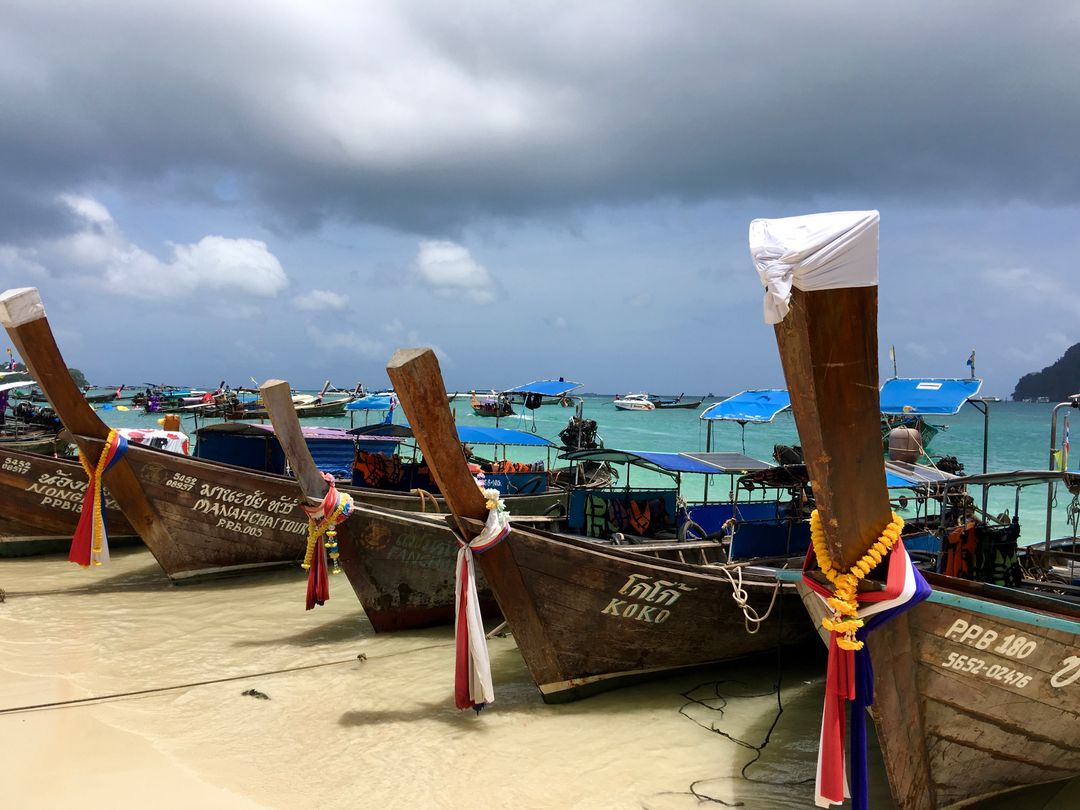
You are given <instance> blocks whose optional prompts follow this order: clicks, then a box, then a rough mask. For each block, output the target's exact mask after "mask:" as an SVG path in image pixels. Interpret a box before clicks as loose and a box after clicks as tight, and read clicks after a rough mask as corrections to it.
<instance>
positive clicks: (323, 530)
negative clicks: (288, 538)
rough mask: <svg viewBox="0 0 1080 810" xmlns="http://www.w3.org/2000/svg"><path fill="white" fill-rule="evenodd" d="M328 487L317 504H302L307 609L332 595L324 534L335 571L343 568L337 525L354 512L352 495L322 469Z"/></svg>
mask: <svg viewBox="0 0 1080 810" xmlns="http://www.w3.org/2000/svg"><path fill="white" fill-rule="evenodd" d="M323 478H324V479H326V483H327V484H329V487H328V488H327V490H326V495H325V497H324V498H323V500H322V503H320V504H319V505H318V506H307V505H305V504H301V505H300V508H301V509H303V510H304V513H305V514H306V515H307V519H308V539H307V552H306V553H305V555H304V562H303V563H302V565H301V567H302V568H305V569H307V572H308V582H307V597H306V601H305V605H306V609H307V610H311V609H312V608H314V607H315V606H316V605H325V604H326V602H327V600H329V599H330V576H329V572H328V571H327V565H326V551H327V549H326V543H325V542H324V540H323V538H324V536H325V537H329V538H330V557H331V558H332V559H333V561H334V573H335V574H337V573H339V572H340V571H341V568H340V567H339V566H338V562H337V559H338V550H337V532H336V531H335V530H334V527H335V526H337V525H338V524H339V523H341V522H343V521H344V520H345V519H346V518H347V517H349V515H350V514H351V513H352V508H353V499H352V495H350V494H349V493H347V492H338V491H337V486H336V485H335V482H334V476H332V475H329V474H328V473H323Z"/></svg>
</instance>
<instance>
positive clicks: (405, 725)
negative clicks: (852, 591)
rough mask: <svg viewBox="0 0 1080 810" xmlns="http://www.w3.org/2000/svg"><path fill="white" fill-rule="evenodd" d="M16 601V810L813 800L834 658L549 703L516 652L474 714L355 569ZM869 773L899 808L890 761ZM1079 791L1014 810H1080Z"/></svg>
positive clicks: (5, 721)
mask: <svg viewBox="0 0 1080 810" xmlns="http://www.w3.org/2000/svg"><path fill="white" fill-rule="evenodd" d="M0 587H2V588H3V589H4V591H5V593H6V601H5V602H3V603H2V604H0V695H2V698H0V785H2V787H0V790H2V792H3V800H4V801H3V806H5V807H48V808H52V807H57V808H59V807H64V808H69V807H72V806H79V807H106V806H109V807H145V806H146V805H147V804H150V803H152V804H153V806H154V807H155V808H172V807H177V808H180V807H191V806H206V807H223V808H249V807H272V808H297V807H319V808H338V807H341V808H345V807H350V808H352V807H395V808H396V807H401V808H415V807H448V808H449V807H454V808H457V807H477V806H487V807H539V808H547V807H552V808H556V807H584V808H608V807H640V808H656V810H668V809H670V810H682V808H687V809H689V808H697V807H701V805H702V802H703V801H704V802H706V803H708V804H709V805H710V806H713V802H712V801H709V800H708V799H706V798H705V797H709V798H711V799H713V800H716V801H719V802H721V804H720V806H741V807H747V808H760V810H774V809H779V808H795V807H809V806H811V805H812V782H811V781H810V780H812V777H813V770H814V761H815V756H816V746H817V735H818V724H819V723H820V710H821V700H822V684H823V677H822V675H823V672H824V661H823V656H812V655H811V656H808V655H806V654H805V653H801V654H800V655H798V656H796V655H793V654H781V655H780V656H779V657H778V658H774V657H772V656H767V657H766V658H764V659H762V660H756V661H753V662H750V663H742V664H735V665H729V666H724V667H716V668H711V669H708V670H704V671H698V672H694V673H691V674H686V675H680V676H677V677H673V678H668V679H664V680H659V681H654V682H651V683H647V684H642V685H639V686H634V687H628V688H624V689H621V690H617V691H614V692H610V693H607V694H603V695H599V696H596V697H593V698H591V699H589V700H585V701H581V702H578V703H573V704H566V705H560V706H548V705H545V704H544V703H543V702H542V701H541V700H540V697H539V695H538V693H537V692H536V690H535V688H534V687H533V686H532V683H531V681H530V679H529V676H528V673H527V671H526V669H525V666H524V663H523V661H522V659H521V657H520V655H519V654H518V652H517V650H516V648H515V646H514V641H513V638H512V637H496V638H494V639H492V641H491V643H490V650H491V655H492V663H493V676H494V680H495V684H496V701H495V703H494V704H493V705H492V706H491V707H490V708H489V709H487V710H485V711H484V712H483V713H482V714H481V715H480V716H476V715H475V714H474V713H473V712H471V711H466V712H459V711H458V710H457V709H455V708H454V705H453V696H452V677H453V676H452V667H453V647H452V633H451V630H450V628H437V629H432V630H423V631H413V632H407V633H397V634H390V635H380V636H376V635H375V634H374V633H373V631H372V629H371V626H370V625H369V624H368V622H367V621H366V619H365V618H364V615H363V612H362V610H361V609H360V607H359V604H358V603H357V601H356V599H355V598H354V597H353V595H352V593H351V591H350V589H349V588H348V583H347V582H346V581H345V579H344V578H343V577H342V578H334V580H333V582H332V585H331V588H332V598H331V600H330V602H329V603H328V604H327V605H326V606H325V607H322V608H317V609H316V610H313V611H304V609H303V598H304V574H303V572H301V571H299V570H298V569H281V570H277V571H271V572H263V573H260V574H251V575H247V576H244V577H236V578H231V579H225V580H218V581H213V582H205V583H202V584H195V585H185V586H179V587H178V586H174V585H171V584H169V582H168V581H167V580H166V579H165V577H164V576H163V575H162V574H161V573H160V572H159V570H158V568H157V566H156V564H155V563H154V561H153V558H152V557H151V556H150V554H149V552H147V551H146V550H144V549H128V550H118V551H116V552H115V553H114V557H113V564H112V565H111V566H110V567H109V568H108V569H104V570H98V571H93V572H88V571H84V570H82V569H79V568H77V567H75V566H72V565H70V564H69V563H67V562H66V560H64V559H63V558H61V557H57V556H51V557H37V558H24V559H14V560H12V559H9V560H3V561H0ZM784 618H785V620H793V621H806V618H805V616H803V615H799V616H793V617H784ZM358 656H359V658H358ZM778 673H782V678H781V679H780V681H781V690H780V702H781V703H782V705H783V712H782V714H780V716H779V719H777V714H778V699H777V694H776V691H775V689H774V685H775V684H776V682H777V678H778ZM252 689H254V690H257V691H258V692H259V693H261V694H262V695H265V696H266V698H267V699H261V698H260V697H258V696H249V695H245V694H244V693H245V692H247V691H248V690H252ZM65 701H80V702H76V703H71V704H68V705H56V704H58V703H59V704H63V702H65ZM43 704H46V705H44V706H43ZM48 704H52V705H48ZM33 707H41V708H33ZM774 722H775V728H773V729H772V731H771V736H770V727H771V726H772V725H773V723H774ZM724 735H727V736H724ZM767 736H768V737H769V742H768V745H767V746H765V747H764V750H763V751H762V753H761V755H760V758H757V757H758V755H757V754H756V752H755V751H754V750H753V748H752V747H758V746H762V745H763V743H764V742H765V740H766V737H767ZM731 738H734V739H731ZM748 746H751V747H748ZM755 758H757V759H756V762H755V763H754V764H752V765H750V767H748V768H746V771H745V774H744V773H743V768H744V766H746V765H747V763H750V762H751V761H753V760H755ZM871 780H872V784H873V794H872V796H871V807H874V808H888V807H890V806H891V802H890V801H889V799H888V790H887V787H886V784H885V776H884V772H883V769H882V766H881V762H880V759H879V755H878V753H877V751H876V749H873V750H872V751H871ZM1078 787H1080V786H1078V785H1073V786H1071V787H1070V788H1069V789H1068V791H1067V792H1066V793H1060V790H1061V788H1060V787H1059V786H1056V787H1054V788H1053V789H1050V790H1044V791H1041V792H1035V793H1029V794H1025V795H1024V796H1022V797H1012V798H1011V799H1010V800H1009V804H1008V806H1009V807H1013V808H1017V807H1020V808H1043V807H1045V808H1065V807H1075V806H1077V804H1076V801H1077V800H1078V799H1080V790H1078ZM1055 796H1056V798H1055ZM699 797H701V798H699ZM998 806H1000V807H1005V806H1006V805H1005V804H1004V803H1001V804H1000V805H998Z"/></svg>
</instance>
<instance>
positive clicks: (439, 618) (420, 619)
mask: <svg viewBox="0 0 1080 810" xmlns="http://www.w3.org/2000/svg"><path fill="white" fill-rule="evenodd" d="M337 540H338V548H339V550H340V552H341V558H340V562H341V568H342V570H343V571H344V572H345V575H346V576H347V577H348V578H349V583H350V584H351V585H352V588H353V591H355V593H356V597H357V599H359V600H360V604H361V605H363V607H364V613H365V614H367V617H368V620H369V621H370V622H371V626H372V627H374V628H375V631H376V632H379V633H384V632H392V631H394V630H410V629H416V628H420V627H430V626H432V625H437V624H449V623H451V622H452V621H453V620H454V567H455V565H456V560H457V549H458V546H457V542H456V540H455V538H454V534H453V532H451V531H450V527H449V526H448V525H447V524H446V522H445V520H443V519H440V518H436V517H434V516H432V515H420V514H415V513H412V514H410V513H406V512H396V511H393V510H389V509H377V508H370V507H367V506H359V507H357V508H356V509H354V511H353V514H352V515H351V516H350V517H349V519H348V520H347V521H345V523H343V524H341V525H340V526H339V527H338V536H337ZM476 587H477V591H478V592H479V595H480V605H481V610H482V611H483V612H484V615H485V616H487V617H493V616H498V615H499V608H498V605H496V603H495V599H494V597H493V596H492V595H491V589H490V588H489V587H488V585H487V583H486V582H485V581H484V580H483V578H482V577H477V581H476Z"/></svg>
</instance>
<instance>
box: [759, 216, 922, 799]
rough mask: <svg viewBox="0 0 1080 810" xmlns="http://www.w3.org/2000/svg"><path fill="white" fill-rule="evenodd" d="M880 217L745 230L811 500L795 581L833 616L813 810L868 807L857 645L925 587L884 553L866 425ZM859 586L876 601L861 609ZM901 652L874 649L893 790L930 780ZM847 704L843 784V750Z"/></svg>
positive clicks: (868, 681) (871, 400)
mask: <svg viewBox="0 0 1080 810" xmlns="http://www.w3.org/2000/svg"><path fill="white" fill-rule="evenodd" d="M878 221H879V216H878V212H877V211H859V212H838V213H832V214H818V215H811V216H805V217H791V218H788V219H779V220H754V221H753V222H752V223H751V225H750V249H751V254H752V256H753V259H754V263H755V266H756V268H757V271H758V274H759V276H760V277H761V281H762V283H763V284H764V286H765V320H766V322H768V323H771V324H773V326H774V328H775V332H776V341H777V345H778V347H779V350H780V357H781V361H782V364H783V368H784V377H785V379H786V381H787V386H788V391H789V392H790V395H791V409H792V411H793V412H794V416H795V422H796V426H797V428H798V432H799V438H800V441H801V443H802V447H803V452H804V455H805V460H806V464H807V467H808V469H809V472H810V483H811V486H812V488H813V492H814V497H815V500H816V502H817V512H816V515H815V519H816V527H820V528H816V527H815V528H816V531H820V532H822V533H823V535H824V537H823V538H821V537H820V536H819V537H818V538H816V539H815V542H814V545H815V555H814V556H816V558H817V562H818V563H819V564H820V567H821V568H822V572H821V573H817V572H812V573H811V572H808V573H807V574H806V577H807V584H808V585H809V586H810V588H812V589H813V590H814V591H815V592H816V593H817V594H818V597H820V598H821V599H822V600H826V599H827V604H828V606H829V610H828V613H831V618H830V617H829V616H828V615H826V617H825V618H824V619H823V621H822V624H823V625H824V626H825V627H826V628H827V629H828V630H830V631H831V633H830V648H829V671H828V675H827V678H826V687H825V691H826V695H825V708H824V710H823V715H822V732H821V748H820V751H819V759H818V774H817V784H816V788H815V793H816V797H815V798H816V803H817V804H818V806H822V807H828V806H829V805H831V804H837V803H841V802H843V801H844V798H845V794H846V793H847V786H848V784H849V782H850V793H851V796H852V806H853V808H855V810H862V808H865V807H866V805H867V789H868V785H867V768H866V739H865V708H866V707H867V706H868V705H869V704H870V703H872V702H873V699H874V696H873V680H874V679H873V670H872V668H871V667H870V656H869V650H862V647H863V644H864V641H865V639H866V634H867V633H868V632H869V630H871V629H872V628H873V627H874V626H877V625H879V624H881V623H883V622H885V621H888V620H890V619H892V620H897V621H903V619H904V617H900V619H896V617H897V616H898V614H900V613H902V612H903V611H904V610H907V609H908V608H910V607H911V606H913V605H914V604H916V603H917V602H918V601H921V600H922V599H925V598H926V597H927V596H928V595H929V592H930V589H929V587H928V586H927V585H926V583H925V580H923V579H922V577H921V575H920V574H919V573H918V572H917V571H915V569H914V567H913V566H912V564H911V562H910V560H909V559H908V558H907V555H906V552H905V551H903V545H902V544H899V545H898V546H897V552H898V553H899V555H900V556H899V557H898V556H897V553H891V554H890V553H889V549H891V548H892V544H893V543H894V542H896V543H899V531H900V528H901V527H902V523H899V524H898V523H896V522H894V516H893V513H892V509H891V506H890V504H889V497H888V489H887V487H886V480H885V461H884V456H883V454H882V451H881V441H880V434H879V427H878V423H879V410H880V404H879V394H878V357H877V281H878V276H877V244H878ZM812 530H815V529H814V528H812ZM822 539H823V542H822ZM872 549H873V550H872ZM883 557H884V558H885V559H884V560H882V558H883ZM878 563H881V564H880V566H879V568H880V569H881V570H885V569H888V578H887V583H886V585H885V586H884V593H880V591H881V590H882V587H881V586H880V585H875V586H872V587H867V586H868V585H869V583H867V582H866V580H864V579H863V578H864V577H865V576H867V575H868V574H869V573H870V571H871V569H873V568H874V567H875V566H878ZM894 563H896V564H894ZM822 575H824V576H822ZM825 578H827V579H828V580H829V582H830V583H831V585H830V584H827V583H825V582H824V579H825ZM901 586H902V587H901ZM857 588H858V589H857ZM869 590H878V591H879V593H877V594H873V595H871V596H869V599H870V600H873V601H869V602H868V603H867V604H866V605H863V606H860V601H861V600H862V598H863V597H864V596H865V591H869ZM893 590H896V591H897V592H896V593H893V592H892V591H893ZM811 598H814V597H811ZM890 600H891V601H890ZM863 607H865V610H863V609H862V608H863ZM860 610H862V616H860ZM864 620H865V624H864ZM904 653H907V654H908V655H910V652H908V651H907V650H904V651H892V650H889V651H885V654H884V655H883V656H882V659H883V660H882V661H881V662H879V663H885V662H886V661H887V662H888V664H887V666H886V667H885V668H884V669H885V670H886V671H887V676H888V677H887V678H886V679H884V680H885V684H886V688H885V689H883V690H881V691H882V692H883V693H885V694H881V695H879V699H880V700H879V702H881V703H885V704H888V711H887V715H888V717H887V718H886V720H885V727H884V728H882V729H881V743H882V749H883V751H884V753H885V757H886V760H887V765H888V770H889V778H890V783H891V784H893V785H894V788H895V774H896V772H898V771H903V772H904V779H903V780H902V781H904V782H907V783H909V784H910V783H912V782H914V783H917V784H923V785H927V786H928V785H929V784H930V770H929V766H928V763H927V761H926V755H925V737H924V731H923V723H922V718H921V714H920V707H919V701H918V700H917V693H916V691H915V690H914V688H913V685H911V684H908V685H907V686H904V685H902V684H899V683H898V682H897V677H902V674H900V673H902V672H903V671H907V670H906V669H904V668H903V667H900V669H899V670H897V671H894V668H893V667H892V666H891V663H892V662H891V661H890V660H889V659H887V658H886V656H887V655H891V654H897V655H901V656H902V655H903V654H904ZM900 663H901V664H902V663H903V662H900ZM883 674H886V673H885V672H883ZM848 701H851V706H850V707H849V708H848V712H849V713H850V715H851V716H850V718H849V719H850V724H851V740H850V759H851V773H850V780H848V779H846V778H845V763H844V758H845V755H844V742H843V741H844V732H843V725H844V713H845V704H846V703H847V702H848ZM894 792H897V791H895V789H894ZM923 801H929V800H928V799H924V800H923ZM907 806H909V807H915V806H916V805H907ZM920 806H927V807H928V806H929V805H920Z"/></svg>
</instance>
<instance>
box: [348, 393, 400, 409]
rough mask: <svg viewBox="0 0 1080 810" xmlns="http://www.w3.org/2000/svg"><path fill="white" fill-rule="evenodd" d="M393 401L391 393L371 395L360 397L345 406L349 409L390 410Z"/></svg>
mask: <svg viewBox="0 0 1080 810" xmlns="http://www.w3.org/2000/svg"><path fill="white" fill-rule="evenodd" d="M392 402H393V398H392V397H390V396H389V395H386V396H381V395H374V394H373V395H371V396H366V397H360V399H354V400H353V401H352V402H350V403H349V404H348V405H346V406H345V410H347V411H388V410H390V405H391V403H392Z"/></svg>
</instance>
